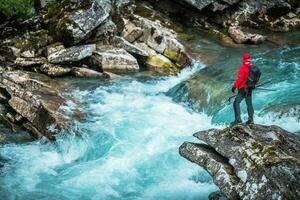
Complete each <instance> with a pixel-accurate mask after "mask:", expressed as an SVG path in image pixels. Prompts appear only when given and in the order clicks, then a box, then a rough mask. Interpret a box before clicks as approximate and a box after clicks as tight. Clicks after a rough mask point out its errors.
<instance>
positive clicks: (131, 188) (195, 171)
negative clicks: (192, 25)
mask: <svg viewBox="0 0 300 200" xmlns="http://www.w3.org/2000/svg"><path fill="white" fill-rule="evenodd" d="M201 67H202V66H200V65H198V66H196V67H194V68H190V69H186V70H184V71H183V72H182V73H181V74H180V75H179V76H178V77H168V78H162V79H156V80H150V81H146V82H142V81H138V80H135V79H131V78H128V79H123V80H118V81H115V82H113V83H111V84H109V85H106V86H100V87H98V88H97V89H95V90H93V91H86V90H82V91H81V90H80V89H78V90H75V91H74V92H73V95H74V96H75V97H76V99H77V100H78V101H79V102H81V103H83V104H85V106H84V108H82V111H84V112H85V113H86V114H87V117H86V119H85V120H83V122H77V124H76V126H75V129H76V131H77V132H80V134H81V137H75V136H72V135H71V136H66V135H61V136H60V137H59V138H58V141H57V144H56V145H50V144H48V145H43V144H41V143H40V142H32V143H29V144H23V145H14V144H9V145H4V146H2V147H1V153H0V155H1V157H3V158H5V159H6V160H7V162H6V164H5V166H4V168H3V169H2V171H1V172H2V173H1V176H0V183H1V186H0V199H16V198H17V199H26V200H27V199H95V200H98V199H206V198H207V196H208V194H209V193H210V192H212V191H215V190H217V187H216V186H215V185H214V184H213V183H212V180H211V178H210V177H209V176H208V174H207V173H206V172H205V171H204V170H201V169H199V167H197V166H196V165H193V164H191V163H190V162H188V161H186V160H185V159H183V158H181V157H180V156H179V154H178V147H179V146H180V145H181V144H182V142H183V141H185V140H189V141H191V140H194V139H193V138H192V133H194V132H196V131H199V130H204V129H208V128H212V127H215V126H214V125H212V124H211V117H208V116H207V115H205V114H201V113H195V112H192V111H190V110H189V109H188V108H186V107H184V106H182V105H179V104H176V103H174V102H173V101H172V99H171V98H170V97H167V96H165V95H164V92H166V91H167V90H169V89H170V88H171V87H173V86H175V85H176V84H178V83H179V82H181V81H183V80H185V79H187V78H188V77H189V76H190V75H192V74H193V73H195V72H196V71H197V70H199V68H201ZM73 106H74V105H73V104H69V111H70V110H72V107H73Z"/></svg>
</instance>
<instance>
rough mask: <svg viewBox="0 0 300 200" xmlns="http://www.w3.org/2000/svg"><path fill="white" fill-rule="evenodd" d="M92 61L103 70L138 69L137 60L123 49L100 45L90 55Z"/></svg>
mask: <svg viewBox="0 0 300 200" xmlns="http://www.w3.org/2000/svg"><path fill="white" fill-rule="evenodd" d="M92 60H93V62H94V63H95V64H96V65H98V66H99V67H100V68H101V70H102V71H104V72H106V71H107V72H113V73H128V72H137V71H139V65H138V63H137V60H136V59H135V58H134V57H133V56H132V55H130V54H129V53H128V52H127V51H125V50H124V49H120V48H116V47H113V46H101V47H98V48H97V49H96V51H95V52H94V54H93V56H92Z"/></svg>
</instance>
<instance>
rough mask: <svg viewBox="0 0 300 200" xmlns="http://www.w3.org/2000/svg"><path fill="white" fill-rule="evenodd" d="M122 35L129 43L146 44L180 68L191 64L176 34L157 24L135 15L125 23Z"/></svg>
mask: <svg viewBox="0 0 300 200" xmlns="http://www.w3.org/2000/svg"><path fill="white" fill-rule="evenodd" d="M122 35H123V37H124V38H125V39H126V40H128V41H129V42H144V43H145V44H147V45H148V46H149V47H150V48H152V49H153V50H155V51H156V52H157V53H159V54H163V55H164V56H166V57H167V58H169V59H170V60H172V61H173V62H174V63H175V64H176V65H177V66H178V67H185V66H187V65H189V64H190V62H191V60H190V58H189V56H188V54H187V52H186V50H185V48H184V46H183V45H182V44H181V43H180V42H179V41H178V40H177V39H176V33H175V32H174V31H172V30H170V29H167V28H165V27H163V26H161V25H160V24H159V23H157V22H153V21H151V20H149V19H146V18H144V17H141V16H138V15H134V16H133V17H132V19H131V20H128V21H127V22H126V23H125V29H124V31H123V33H122Z"/></svg>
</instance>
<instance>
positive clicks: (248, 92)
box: [233, 88, 254, 121]
mask: <svg viewBox="0 0 300 200" xmlns="http://www.w3.org/2000/svg"><path fill="white" fill-rule="evenodd" d="M244 98H245V100H246V104H247V111H248V117H249V118H248V120H249V121H253V115H254V109H253V105H252V89H244V88H243V89H241V90H239V92H238V94H237V96H236V98H235V100H234V102H233V109H234V115H235V120H236V121H242V120H241V108H240V103H241V102H242V100H243V99H244Z"/></svg>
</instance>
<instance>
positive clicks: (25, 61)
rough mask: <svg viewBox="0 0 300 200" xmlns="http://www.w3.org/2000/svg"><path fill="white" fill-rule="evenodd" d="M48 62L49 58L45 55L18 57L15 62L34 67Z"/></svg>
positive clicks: (22, 65)
mask: <svg viewBox="0 0 300 200" xmlns="http://www.w3.org/2000/svg"><path fill="white" fill-rule="evenodd" d="M46 62H47V59H46V58H44V57H38V58H17V59H16V60H15V64H16V65H18V66H20V67H32V66H36V65H42V64H44V63H46Z"/></svg>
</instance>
